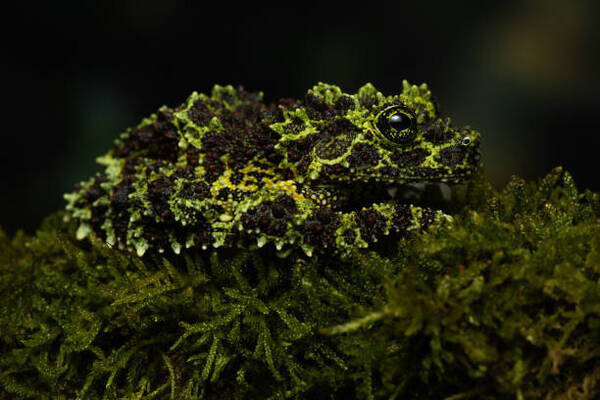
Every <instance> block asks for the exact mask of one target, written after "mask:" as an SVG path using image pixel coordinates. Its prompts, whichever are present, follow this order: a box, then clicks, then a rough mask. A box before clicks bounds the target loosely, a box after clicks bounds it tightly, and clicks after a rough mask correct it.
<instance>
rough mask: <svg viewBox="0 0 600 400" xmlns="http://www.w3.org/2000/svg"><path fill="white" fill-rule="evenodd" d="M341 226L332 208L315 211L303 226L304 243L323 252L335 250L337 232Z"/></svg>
mask: <svg viewBox="0 0 600 400" xmlns="http://www.w3.org/2000/svg"><path fill="white" fill-rule="evenodd" d="M339 224H340V220H339V216H338V215H337V214H336V213H335V211H333V210H332V209H331V207H322V208H318V209H316V210H314V211H313V213H312V214H311V216H310V217H308V218H307V220H306V221H305V222H304V225H303V226H302V233H303V234H304V243H306V244H309V245H312V246H315V247H317V248H319V249H322V250H325V249H330V250H334V249H335V230H336V229H337V227H338V226H339Z"/></svg>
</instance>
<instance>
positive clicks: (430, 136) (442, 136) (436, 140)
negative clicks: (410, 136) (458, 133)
mask: <svg viewBox="0 0 600 400" xmlns="http://www.w3.org/2000/svg"><path fill="white" fill-rule="evenodd" d="M444 128H445V125H444V123H443V122H442V121H439V120H437V121H436V122H434V123H433V124H431V125H429V126H428V127H427V128H425V132H424V133H423V138H425V140H427V141H428V142H431V143H433V144H434V145H438V144H443V143H446V142H448V141H449V140H450V139H452V135H451V134H450V133H449V132H445V131H444Z"/></svg>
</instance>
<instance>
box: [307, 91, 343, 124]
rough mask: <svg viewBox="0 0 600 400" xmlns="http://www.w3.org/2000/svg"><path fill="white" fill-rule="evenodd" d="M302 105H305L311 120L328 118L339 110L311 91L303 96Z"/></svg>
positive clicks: (331, 117)
mask: <svg viewBox="0 0 600 400" xmlns="http://www.w3.org/2000/svg"><path fill="white" fill-rule="evenodd" d="M304 105H305V106H306V114H307V115H308V117H309V118H310V119H312V120H329V119H333V118H334V117H335V116H336V115H339V114H340V111H339V110H337V109H336V108H335V107H333V106H330V105H329V104H327V103H325V101H323V99H322V98H320V97H319V96H315V95H314V94H311V93H308V94H307V95H306V96H304Z"/></svg>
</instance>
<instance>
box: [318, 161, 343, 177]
mask: <svg viewBox="0 0 600 400" xmlns="http://www.w3.org/2000/svg"><path fill="white" fill-rule="evenodd" d="M323 171H324V173H325V175H344V176H347V174H348V172H349V168H347V167H344V166H342V165H340V164H336V165H324V166H323Z"/></svg>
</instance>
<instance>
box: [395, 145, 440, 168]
mask: <svg viewBox="0 0 600 400" xmlns="http://www.w3.org/2000/svg"><path fill="white" fill-rule="evenodd" d="M429 154H431V152H430V151H429V150H427V149H415V150H412V151H405V152H400V151H395V152H393V153H392V155H391V156H390V160H392V161H393V162H394V163H396V165H398V167H399V168H412V167H416V166H418V165H421V164H422V163H423V161H425V158H427V156H428V155H429Z"/></svg>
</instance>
